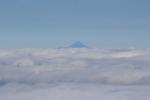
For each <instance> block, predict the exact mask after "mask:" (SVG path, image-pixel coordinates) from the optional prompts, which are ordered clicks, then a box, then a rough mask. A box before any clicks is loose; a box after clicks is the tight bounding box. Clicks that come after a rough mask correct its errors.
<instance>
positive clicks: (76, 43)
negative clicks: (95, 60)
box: [66, 41, 89, 48]
mask: <svg viewBox="0 0 150 100" xmlns="http://www.w3.org/2000/svg"><path fill="white" fill-rule="evenodd" d="M66 48H89V47H88V46H86V45H84V44H83V43H82V42H80V41H77V42H75V43H73V44H71V45H70V46H68V47H66Z"/></svg>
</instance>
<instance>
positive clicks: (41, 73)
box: [0, 49, 150, 100]
mask: <svg viewBox="0 0 150 100" xmlns="http://www.w3.org/2000/svg"><path fill="white" fill-rule="evenodd" d="M149 52H150V50H149V49H127V50H102V49H1V50H0V98H3V100H10V99H11V100H20V99H21V98H25V99H23V100H49V99H52V100H60V99H61V100H76V99H79V100H80V98H84V99H89V100H90V99H92V98H93V100H99V99H105V100H106V99H110V98H112V99H111V100H134V99H135V100H141V99H144V100H148V99H147V98H150V97H149V96H148V94H147V92H150V67H149V65H150V53H149ZM138 85H140V86H141V87H142V88H139V86H138ZM107 86H108V87H107ZM145 87H147V88H145ZM136 90H139V91H138V92H136ZM118 91H119V92H118ZM145 92H146V93H145ZM105 93H107V95H108V96H107V97H106V94H105ZM144 93H145V94H144ZM99 94H100V95H99ZM131 94H132V95H131Z"/></svg>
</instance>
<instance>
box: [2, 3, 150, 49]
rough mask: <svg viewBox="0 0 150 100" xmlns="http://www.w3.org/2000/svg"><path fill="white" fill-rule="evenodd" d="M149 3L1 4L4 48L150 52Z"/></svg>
mask: <svg viewBox="0 0 150 100" xmlns="http://www.w3.org/2000/svg"><path fill="white" fill-rule="evenodd" d="M149 5H150V1H149V0H0V48H22V47H23V48H24V47H33V48H34V47H35V48H36V47H37V48H55V47H63V46H66V45H69V44H71V43H72V42H75V41H81V42H84V43H85V44H88V45H90V46H92V47H99V48H129V47H137V48H147V47H148V48H149V47H150V6H149Z"/></svg>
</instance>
